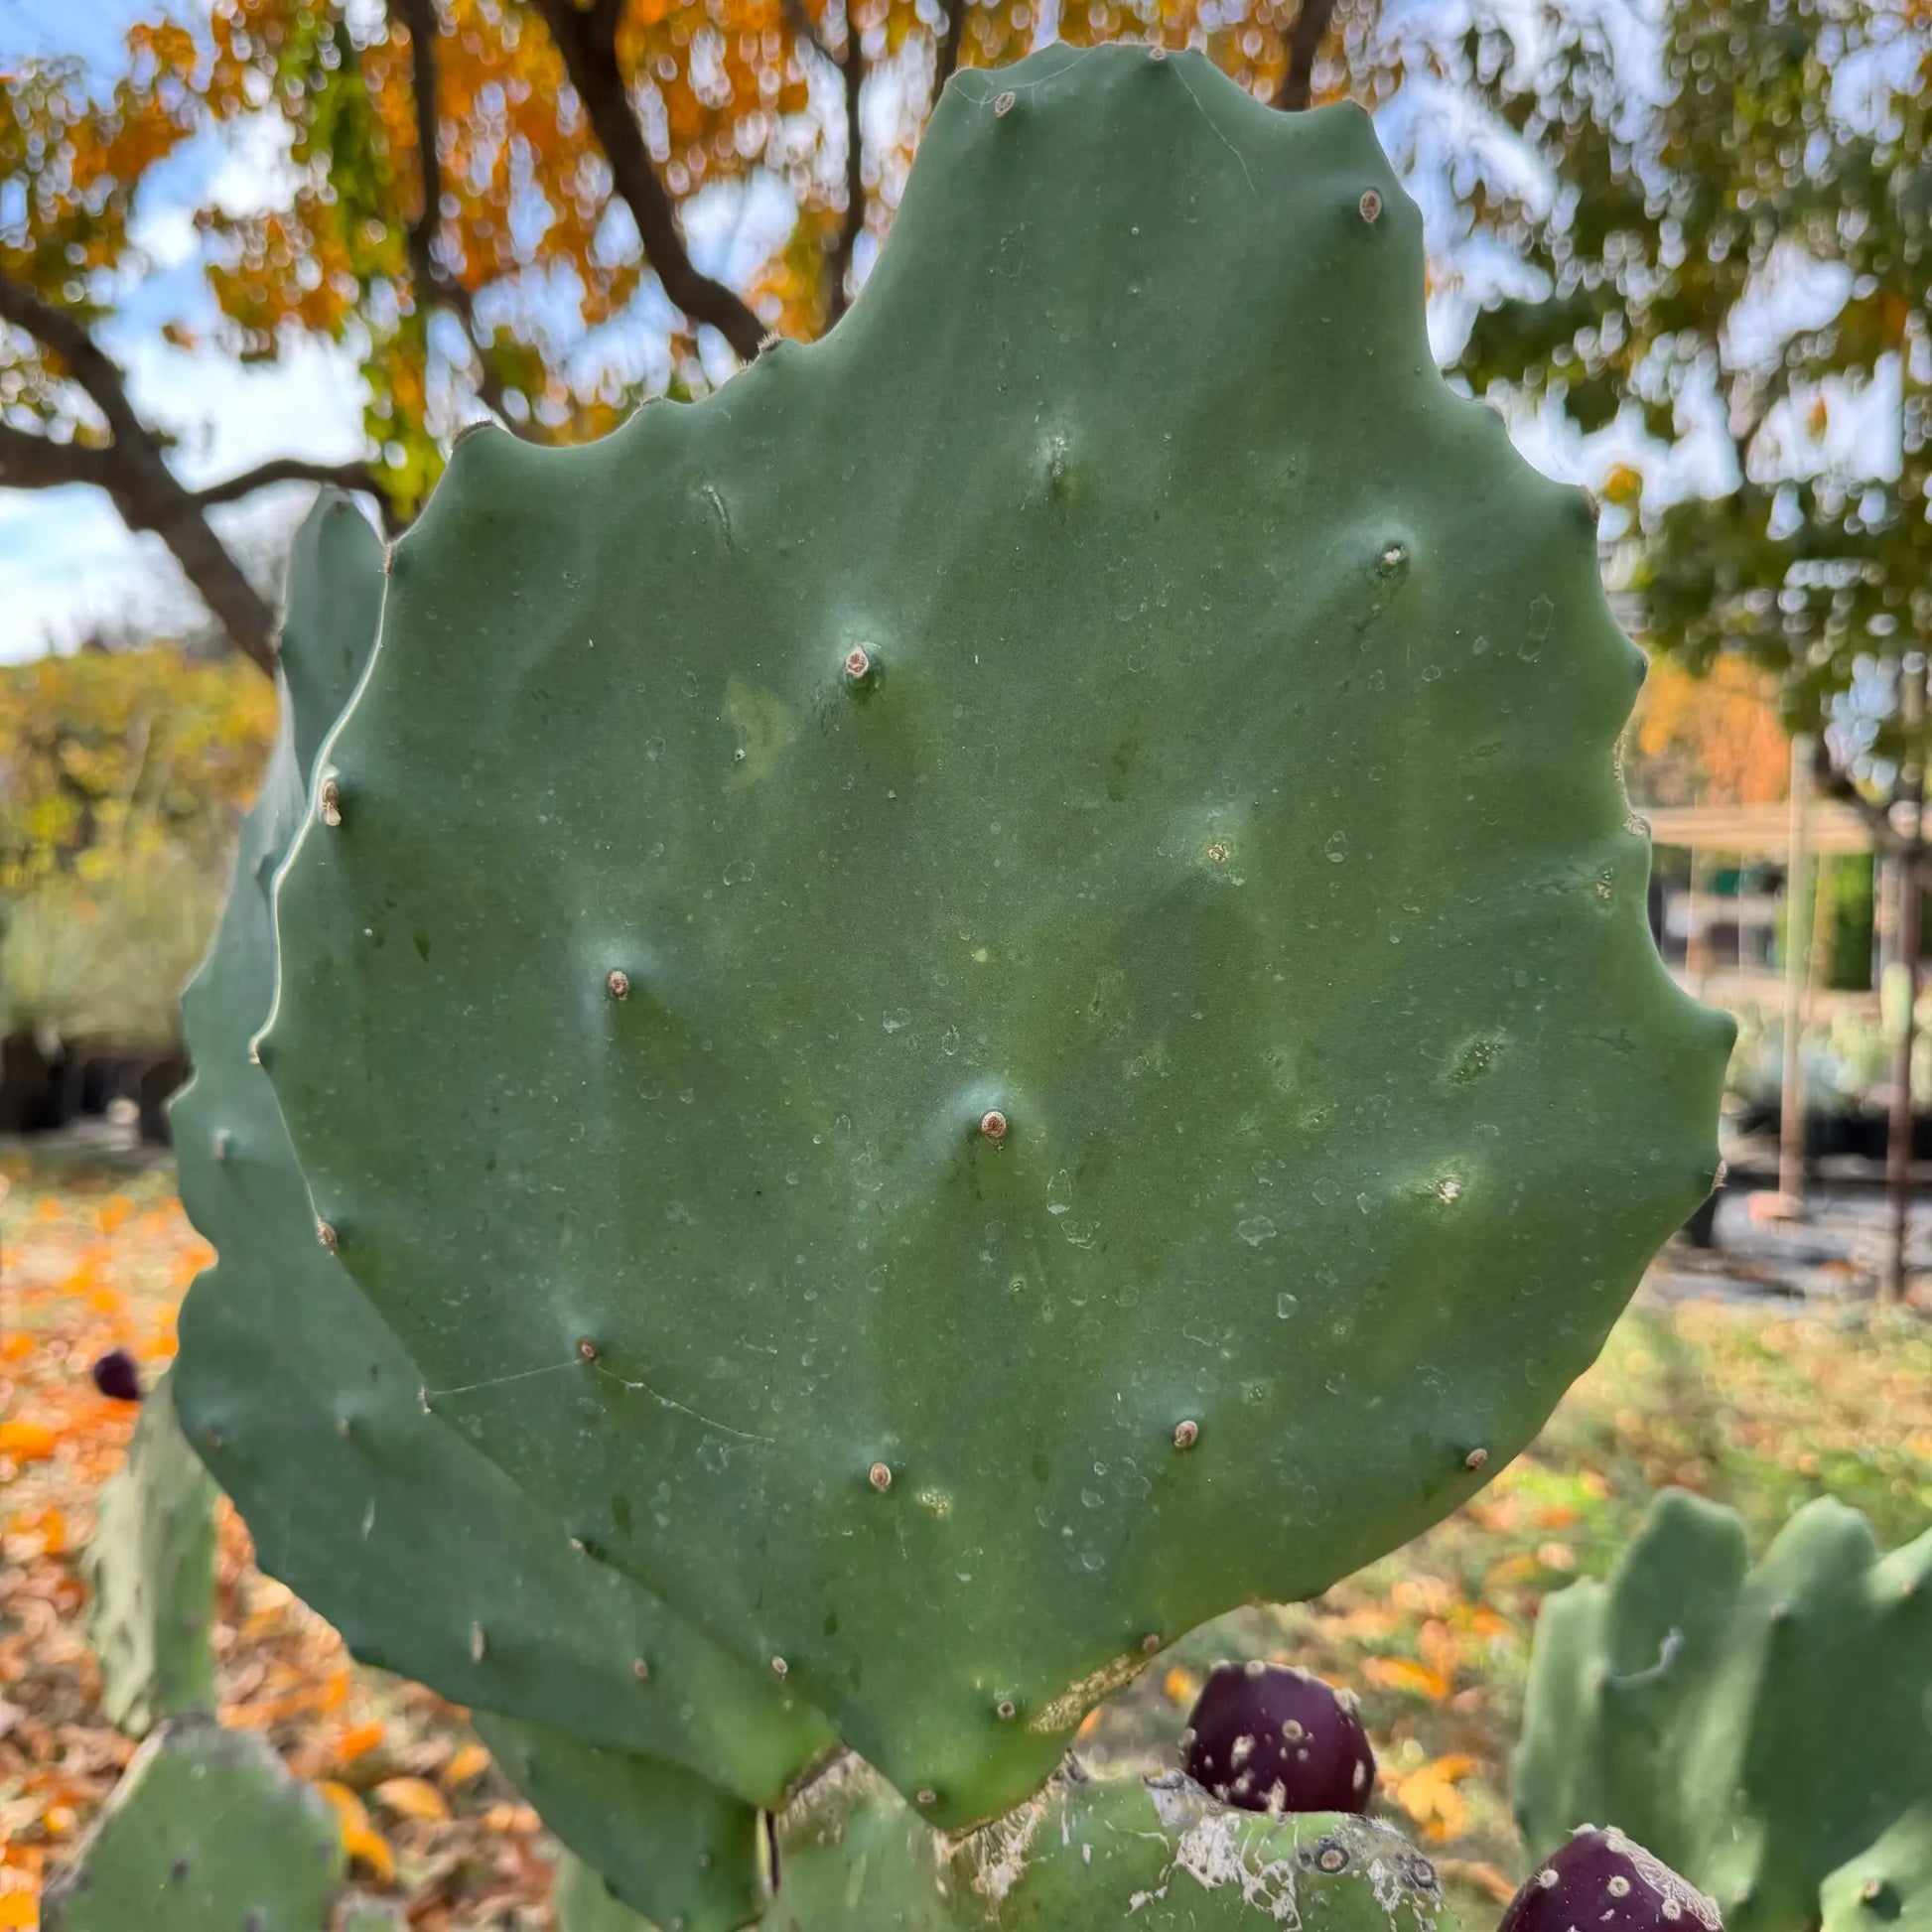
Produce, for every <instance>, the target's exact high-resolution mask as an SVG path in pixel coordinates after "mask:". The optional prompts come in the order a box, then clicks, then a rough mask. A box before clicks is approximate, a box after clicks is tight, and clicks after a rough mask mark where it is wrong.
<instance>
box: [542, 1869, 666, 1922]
mask: <svg viewBox="0 0 1932 1932" xmlns="http://www.w3.org/2000/svg"><path fill="white" fill-rule="evenodd" d="M553 1896H554V1899H555V1903H556V1908H557V1932H657V1928H656V1927H654V1926H653V1925H652V1924H651V1922H650V1920H649V1919H647V1918H642V1917H640V1916H639V1915H638V1914H637V1913H635V1912H633V1911H632V1910H631V1909H630V1907H629V1906H628V1905H626V1904H624V1902H623V1901H622V1900H621V1898H619V1897H618V1896H617V1895H616V1893H614V1892H613V1891H612V1889H611V1887H610V1886H609V1885H607V1884H606V1883H605V1882H604V1880H603V1879H602V1878H600V1877H599V1876H598V1874H597V1873H596V1872H595V1871H593V1870H592V1869H591V1867H590V1866H589V1865H587V1864H586V1863H584V1861H583V1860H582V1859H579V1858H575V1857H573V1856H572V1855H571V1854H570V1853H568V1852H566V1853H564V1854H563V1855H562V1857H561V1858H559V1859H558V1861H557V1882H556V1885H555V1887H554V1891H553Z"/></svg>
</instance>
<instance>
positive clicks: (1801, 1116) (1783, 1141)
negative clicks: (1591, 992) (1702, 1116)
mask: <svg viewBox="0 0 1932 1932" xmlns="http://www.w3.org/2000/svg"><path fill="white" fill-rule="evenodd" d="M1810 791H1811V741H1810V740H1809V739H1808V738H1806V737H1805V736H1804V734H1803V733H1800V734H1799V735H1798V736H1797V737H1795V738H1794V739H1793V740H1792V741H1791V838H1790V851H1789V855H1788V859H1787V864H1786V872H1785V886H1784V1073H1783V1079H1782V1081H1781V1082H1780V1092H1779V1096H1778V1100H1779V1107H1778V1193H1779V1195H1780V1196H1781V1199H1782V1204H1783V1210H1784V1212H1785V1213H1786V1214H1792V1215H1796V1214H1802V1213H1803V1212H1804V1195H1805V1062H1804V1053H1803V1047H1804V1033H1805V994H1806V991H1807V989H1808V986H1809V982H1810V974H1809V972H1808V971H1807V967H1808V965H1809V954H1810V951H1811V946H1810V943H1809V942H1810V939H1811V917H1810V912H1809V908H1808V907H1807V905H1806V889H1807V888H1808V886H1809V885H1810V883H1811V876H1810V870H1809V868H1810V865H1811V854H1810V852H1809V850H1808V849H1807V841H1806V837H1805V833H1806V829H1807V828H1806V813H1805V807H1806V805H1807V803H1808V802H1809V797H1810Z"/></svg>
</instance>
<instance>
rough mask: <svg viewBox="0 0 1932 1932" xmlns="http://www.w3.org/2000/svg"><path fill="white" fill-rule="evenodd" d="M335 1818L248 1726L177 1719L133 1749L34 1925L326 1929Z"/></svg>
mask: <svg viewBox="0 0 1932 1932" xmlns="http://www.w3.org/2000/svg"><path fill="white" fill-rule="evenodd" d="M344 1863H345V1861H344V1856H343V1850H342V1837H341V1831H340V1828H339V1827H338V1825H337V1822H336V1816H335V1814H334V1812H332V1811H331V1810H330V1808H329V1806H328V1805H327V1804H325V1803H324V1802H323V1800H322V1799H321V1797H320V1796H318V1795H317V1793H316V1792H314V1791H312V1790H310V1789H309V1787H308V1786H306V1785H302V1784H298V1783H296V1781H295V1780H294V1779H293V1778H291V1777H290V1776H289V1774H288V1773H287V1772H286V1771H285V1770H284V1769H283V1768H282V1764H281V1760H280V1759H279V1758H277V1757H276V1755H275V1753H274V1752H273V1751H272V1750H270V1749H269V1748H268V1746H267V1745H266V1744H265V1743H263V1742H262V1740H261V1739H260V1738H258V1737H256V1736H253V1735H252V1734H250V1733H248V1732H245V1731H236V1730H224V1729H222V1727H221V1726H220V1725H218V1724H216V1723H215V1722H214V1720H213V1719H212V1718H207V1717H191V1718H174V1719H170V1720H169V1721H168V1722H167V1723H166V1724H164V1725H161V1726H160V1728H158V1729H157V1730H156V1731H155V1732H154V1734H153V1735H152V1736H151V1737H150V1738H149V1739H148V1741H147V1742H146V1743H145V1744H143V1745H142V1747H141V1749H140V1750H139V1751H138V1752H136V1754H135V1757H134V1761H133V1763H132V1764H130V1765H129V1766H128V1768H127V1772H126V1775H125V1776H123V1778H122V1779H121V1782H120V1785H119V1787H118V1788H117V1789H116V1791H115V1793H114V1796H113V1798H112V1800H111V1801H110V1802H109V1804H108V1806H107V1809H106V1810H105V1811H104V1812H102V1813H101V1815H100V1818H99V1819H98V1821H97V1822H96V1823H95V1825H94V1828H93V1830H92V1831H91V1832H90V1833H89V1834H88V1835H87V1838H86V1840H85V1841H84V1842H83V1843H82V1845H81V1847H80V1849H79V1851H78V1852H77V1853H76V1854H75V1855H74V1859H73V1862H72V1863H70V1864H69V1865H68V1866H67V1867H66V1868H65V1869H63V1870H62V1871H60V1872H58V1873H57V1874H56V1875H55V1876H54V1878H53V1879H52V1880H51V1881H50V1882H49V1884H48V1887H47V1893H46V1896H45V1897H44V1898H43V1900H42V1902H41V1925H42V1932H327V1928H328V1925H329V1910H330V1901H331V1898H332V1896H333V1894H334V1892H335V1889H336V1886H337V1885H338V1883H339V1882H340V1881H341V1879H342V1876H343V1869H344Z"/></svg>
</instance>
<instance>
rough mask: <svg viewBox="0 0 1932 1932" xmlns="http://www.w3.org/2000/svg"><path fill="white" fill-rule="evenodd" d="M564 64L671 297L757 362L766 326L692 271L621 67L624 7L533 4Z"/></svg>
mask: <svg viewBox="0 0 1932 1932" xmlns="http://www.w3.org/2000/svg"><path fill="white" fill-rule="evenodd" d="M532 4H533V5H534V6H535V8H536V10H537V12H538V13H540V14H541V15H542V16H543V20H544V24H545V25H546V26H547V27H548V28H549V29H550V36H551V38H552V39H553V40H554V41H555V42H556V44H557V51H558V53H559V54H561V55H562V56H563V63H564V70H565V72H566V73H568V74H569V76H570V84H571V86H572V87H573V88H575V89H576V92H577V98H578V99H579V100H580V101H582V102H583V104H584V114H585V118H586V119H587V120H589V122H590V124H591V131H592V132H593V133H594V134H595V135H596V136H597V139H598V143H599V145H600V146H601V147H602V148H603V150H604V158H605V160H606V161H608V162H609V163H610V164H611V180H612V182H613V184H614V185H615V187H616V189H617V192H618V195H619V196H620V198H621V200H622V202H623V204H624V206H625V207H628V208H629V210H630V217H631V219H632V220H633V221H635V222H636V224H637V236H638V239H639V240H640V241H642V243H643V245H644V258H645V260H646V261H648V262H649V263H650V265H651V267H652V269H653V270H654V271H655V272H656V275H657V279H658V281H659V282H661V283H662V284H663V286H664V293H665V294H666V295H667V296H669V297H670V299H671V300H672V302H674V303H675V304H676V305H677V307H678V308H680V309H682V310H683V311H684V313H685V314H686V315H687V316H689V317H690V318H691V320H692V321H693V322H703V323H709V324H710V325H711V326H712V328H714V329H715V330H717V331H718V333H719V334H720V335H721V336H723V337H724V339H725V340H726V341H727V342H728V343H730V344H731V345H732V347H733V348H734V349H735V350H736V351H737V352H738V355H739V357H740V359H741V360H743V361H746V362H749V361H751V360H752V359H753V358H754V357H755V356H756V355H757V354H758V352H759V343H761V342H762V341H763V340H764V324H763V323H761V322H760V321H759V319H758V316H757V314H756V312H755V311H754V310H753V309H752V308H751V307H750V306H749V305H748V304H746V303H745V302H744V301H743V300H742V299H741V298H740V297H739V296H738V295H737V294H736V293H735V292H734V291H733V290H731V289H728V288H727V287H726V286H725V285H724V283H723V282H719V281H714V280H713V279H712V278H711V277H710V276H709V275H705V274H702V273H701V272H700V271H699V270H698V269H697V268H695V267H693V266H692V262H691V257H690V254H689V253H688V252H687V250H686V249H685V246H684V237H683V235H682V234H681V233H679V231H678V224H677V214H676V212H675V210H674V209H673V208H672V206H671V203H670V199H669V197H668V196H666V194H665V193H664V189H663V185H662V184H661V183H660V182H659V181H658V179H657V174H656V171H655V170H654V169H653V168H652V167H651V163H650V150H649V149H648V148H646V147H645V146H644V136H643V130H642V129H641V128H640V127H639V126H638V125H637V117H636V115H635V114H634V113H633V112H632V111H631V106H630V90H629V88H628V87H627V86H626V84H625V82H624V77H623V72H622V70H621V68H620V67H619V65H618V23H619V20H620V18H621V14H622V12H623V0H590V4H589V5H588V6H583V7H580V6H577V5H575V4H573V0H532Z"/></svg>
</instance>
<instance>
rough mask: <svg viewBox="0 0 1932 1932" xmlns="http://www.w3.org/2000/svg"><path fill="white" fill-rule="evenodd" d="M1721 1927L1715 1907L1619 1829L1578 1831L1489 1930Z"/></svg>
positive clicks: (1671, 1931) (1677, 1931)
mask: <svg viewBox="0 0 1932 1932" xmlns="http://www.w3.org/2000/svg"><path fill="white" fill-rule="evenodd" d="M1580 1926H1588V1927H1589V1928H1590V1932H1724V1919H1723V1917H1722V1916H1721V1915H1720V1913H1719V1911H1718V1908H1717V1906H1716V1905H1715V1904H1714V1903H1713V1902H1712V1901H1711V1900H1710V1899H1708V1898H1706V1897H1705V1895H1704V1894H1703V1893H1702V1892H1701V1891H1699V1890H1698V1888H1697V1887H1696V1886H1695V1885H1693V1884H1690V1883H1688V1882H1686V1880H1684V1879H1683V1878H1680V1877H1679V1876H1678V1875H1677V1873H1676V1872H1674V1871H1673V1870H1672V1869H1671V1868H1670V1866H1669V1865H1667V1864H1665V1863H1663V1861H1662V1860H1661V1859H1655V1858H1652V1857H1651V1855H1650V1854H1649V1853H1648V1852H1646V1851H1645V1850H1644V1848H1643V1847H1642V1846H1641V1845H1638V1844H1637V1843H1636V1842H1635V1841H1634V1840H1632V1839H1629V1838H1626V1837H1625V1836H1624V1834H1623V1833H1621V1832H1619V1831H1606V1832H1599V1831H1595V1830H1587V1831H1581V1832H1579V1833H1577V1835H1576V1836H1575V1837H1574V1838H1572V1839H1571V1840H1569V1842H1568V1843H1567V1844H1564V1845H1562V1846H1560V1847H1559V1848H1558V1849H1557V1850H1556V1851H1555V1852H1553V1853H1552V1854H1551V1855H1550V1856H1549V1857H1548V1858H1547V1859H1545V1860H1544V1861H1543V1863H1541V1864H1540V1865H1538V1866H1537V1868H1536V1869H1535V1870H1534V1871H1533V1872H1531V1873H1530V1875H1529V1877H1528V1878H1526V1879H1525V1880H1524V1881H1523V1884H1522V1887H1521V1889H1519V1890H1518V1892H1517V1894H1516V1896H1515V1897H1514V1898H1512V1899H1511V1900H1510V1901H1509V1907H1508V1909H1507V1910H1506V1911H1505V1912H1504V1913H1503V1916H1502V1923H1501V1925H1500V1926H1499V1927H1498V1928H1497V1932H1577V1928H1578V1927H1580Z"/></svg>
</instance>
